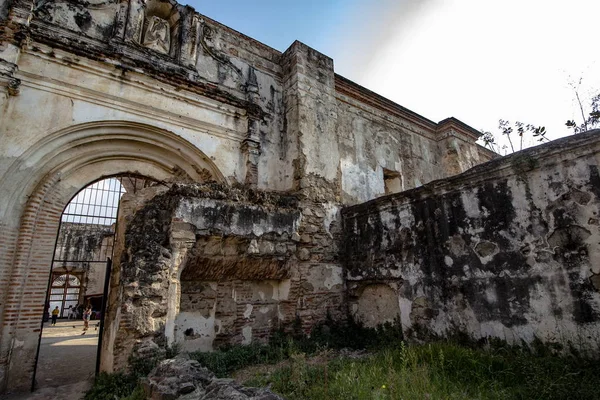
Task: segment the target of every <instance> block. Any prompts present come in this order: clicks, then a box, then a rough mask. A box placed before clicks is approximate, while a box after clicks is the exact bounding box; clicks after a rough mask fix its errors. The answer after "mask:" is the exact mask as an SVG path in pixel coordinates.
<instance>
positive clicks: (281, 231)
mask: <svg viewBox="0 0 600 400" xmlns="http://www.w3.org/2000/svg"><path fill="white" fill-rule="evenodd" d="M150 190H152V191H155V189H153V188H151V189H150ZM144 191H147V189H145V190H144ZM144 191H142V193H141V194H138V195H139V196H142V197H144ZM155 194H156V193H155V192H154V193H152V194H151V196H147V201H145V202H140V201H139V200H137V202H136V204H134V205H131V204H128V203H127V202H128V201H129V200H128V199H127V197H125V196H124V199H125V200H124V201H123V204H122V207H123V209H124V210H128V209H129V210H130V211H125V212H126V213H129V216H128V217H126V220H123V218H125V216H124V215H121V216H120V217H119V218H120V219H119V221H123V222H126V225H127V228H125V231H124V232H122V236H120V235H121V233H120V234H119V235H118V236H117V238H118V239H117V241H118V244H117V254H116V257H118V259H117V260H115V264H114V265H113V275H112V279H111V293H113V294H114V295H111V298H110V301H109V305H110V306H109V311H108V314H107V318H108V319H109V320H110V321H114V322H110V323H109V324H108V326H107V328H106V332H108V333H107V334H105V337H104V339H105V342H106V343H108V344H107V347H105V348H103V369H106V370H112V369H115V368H116V369H120V368H123V367H124V366H125V365H126V363H127V359H128V356H129V354H131V352H132V351H133V350H134V349H135V348H136V346H141V345H146V344H147V343H149V342H155V343H167V344H174V343H179V344H180V345H181V346H182V348H183V349H185V350H187V351H197V350H211V349H214V348H216V347H218V346H219V345H221V344H224V343H243V344H248V343H251V342H254V341H264V340H266V339H268V337H269V336H270V335H271V333H272V332H273V331H274V330H276V329H286V328H289V327H291V326H292V324H293V323H294V322H295V321H296V319H297V318H300V320H301V322H302V327H303V328H304V329H305V330H306V331H307V332H308V331H309V330H310V329H311V328H312V327H313V326H314V325H315V324H316V323H318V322H319V321H322V320H324V319H325V318H326V317H327V315H331V316H333V317H335V318H344V317H345V310H346V308H345V301H344V288H345V287H344V282H343V274H342V267H341V265H340V264H339V257H338V253H337V252H338V246H337V243H338V241H339V234H340V229H339V227H338V228H335V227H334V225H335V224H336V223H337V224H338V226H339V219H338V218H336V215H335V212H332V210H331V209H330V208H328V207H327V206H326V205H323V204H313V205H312V206H308V205H307V204H306V203H301V202H300V201H299V200H298V197H297V196H295V195H290V194H284V193H273V192H262V191H249V190H247V189H241V188H237V189H236V188H230V187H227V186H223V185H218V184H205V185H190V184H188V185H181V184H177V185H173V187H172V188H171V189H170V190H168V191H166V192H165V193H161V194H158V195H155ZM301 204H302V205H303V206H302V205H301ZM336 221H338V222H336ZM123 225H125V224H123ZM326 238H328V239H326ZM321 239H323V240H321ZM334 243H336V244H334ZM117 326H118V329H116V327H117Z"/></svg>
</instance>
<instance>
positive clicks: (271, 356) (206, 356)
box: [190, 318, 403, 377]
mask: <svg viewBox="0 0 600 400" xmlns="http://www.w3.org/2000/svg"><path fill="white" fill-rule="evenodd" d="M299 324H300V321H296V323H295V326H294V328H293V330H292V332H291V333H290V332H286V331H284V330H281V331H278V332H276V333H275V334H273V336H272V337H271V340H270V342H269V344H252V345H249V346H239V345H237V346H226V347H223V348H221V349H220V350H219V351H216V352H212V353H200V352H198V353H193V354H191V355H190V356H191V357H192V358H194V359H196V360H198V361H199V362H200V364H202V365H204V366H205V367H207V368H208V369H209V370H211V371H212V372H214V373H215V375H217V376H218V377H226V376H228V375H230V374H231V373H232V372H234V371H236V370H239V369H241V368H244V367H247V366H249V365H256V364H274V363H277V362H279V361H282V360H286V359H288V358H290V357H292V356H293V355H295V354H307V355H313V354H316V353H318V352H319V351H321V350H325V349H343V348H346V349H354V350H356V349H376V348H381V347H385V346H388V345H389V344H390V343H400V342H402V339H403V337H402V327H401V325H400V321H396V322H395V323H394V324H391V323H387V324H384V325H382V326H380V327H378V328H376V329H375V328H366V327H364V326H362V325H360V324H358V323H356V322H354V321H352V320H351V321H350V322H348V323H347V324H343V325H341V324H339V323H335V322H333V321H332V320H331V318H328V320H327V321H326V322H325V323H324V324H321V325H319V326H317V327H316V328H315V329H314V330H313V331H312V332H311V335H310V337H308V336H306V335H305V334H303V332H302V331H301V330H300V327H299Z"/></svg>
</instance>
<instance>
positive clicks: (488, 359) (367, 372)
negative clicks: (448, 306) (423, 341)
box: [247, 342, 600, 400]
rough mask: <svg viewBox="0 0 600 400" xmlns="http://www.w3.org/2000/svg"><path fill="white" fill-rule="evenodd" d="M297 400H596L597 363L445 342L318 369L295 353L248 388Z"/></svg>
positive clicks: (391, 349) (334, 362)
mask: <svg viewBox="0 0 600 400" xmlns="http://www.w3.org/2000/svg"><path fill="white" fill-rule="evenodd" d="M247 383H249V384H252V385H260V386H264V385H267V384H270V385H271V389H272V390H273V391H275V392H278V393H280V394H281V395H283V396H284V397H286V398H287V399H289V400H294V399H313V400H319V399H327V400H331V399H597V398H600V392H599V390H598V387H600V386H599V384H600V363H598V361H594V360H584V359H581V358H576V357H572V356H571V357H558V356H556V355H552V354H551V353H550V352H543V353H535V352H533V351H530V350H523V349H517V348H510V347H497V348H494V349H487V350H484V349H481V348H479V349H478V348H471V347H465V346H458V345H455V344H452V343H449V342H438V343H435V344H427V345H415V346H406V345H405V344H404V343H401V344H400V345H399V346H390V347H388V348H385V349H380V350H378V351H376V352H375V353H373V354H372V355H371V356H369V357H366V358H363V359H359V360H356V359H335V360H332V361H330V362H328V363H325V364H322V365H314V364H311V363H309V362H308V361H307V358H306V356H305V355H304V354H301V353H299V354H296V355H293V356H292V358H291V362H290V363H289V365H286V366H283V367H282V368H279V369H277V370H276V371H274V372H272V373H270V374H264V375H262V376H256V377H255V378H253V379H251V380H250V381H249V382H247Z"/></svg>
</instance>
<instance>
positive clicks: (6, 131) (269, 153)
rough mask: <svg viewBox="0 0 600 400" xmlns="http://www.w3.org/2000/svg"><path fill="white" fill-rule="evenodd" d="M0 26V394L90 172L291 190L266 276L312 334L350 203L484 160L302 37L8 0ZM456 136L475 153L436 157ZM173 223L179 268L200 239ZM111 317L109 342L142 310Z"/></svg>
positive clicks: (83, 5) (141, 6)
mask: <svg viewBox="0 0 600 400" xmlns="http://www.w3.org/2000/svg"><path fill="white" fill-rule="evenodd" d="M4 10H6V11H5V12H4ZM3 15H6V19H4V20H2V18H3ZM0 20H1V21H0V231H2V232H3V233H4V235H3V237H2V238H0V391H3V390H5V388H7V387H10V388H13V389H27V388H29V386H30V381H31V375H32V370H33V364H34V360H35V356H34V355H35V352H36V346H37V337H38V335H39V318H40V316H41V315H42V312H43V307H44V299H45V294H46V293H45V291H46V282H47V272H48V268H49V266H50V264H51V259H52V254H53V251H54V250H53V243H54V241H55V239H56V234H57V231H58V222H59V220H60V212H61V210H62V209H63V208H64V206H65V205H66V203H67V202H68V199H69V198H70V196H72V195H73V194H74V193H76V192H77V191H79V190H80V189H81V188H82V187H84V186H85V185H87V184H89V183H90V182H92V181H95V180H97V179H99V178H101V177H105V176H114V175H117V174H122V173H134V174H138V175H142V176H147V177H150V178H152V179H154V180H159V181H160V180H168V181H172V182H208V181H213V180H214V181H218V182H220V183H223V184H227V185H245V186H246V187H251V188H258V189H260V190H263V191H294V194H295V195H297V196H298V206H297V209H298V210H301V211H300V212H301V214H302V220H301V223H299V225H298V226H297V229H296V230H297V235H296V236H294V238H293V239H290V238H287V239H285V240H283V241H285V242H286V254H287V256H286V257H289V259H290V260H295V261H294V267H293V268H292V267H290V270H289V271H290V273H289V276H287V277H286V278H282V277H277V278H272V277H271V278H269V277H266V276H263V277H259V278H257V279H259V281H261V282H262V280H268V281H273V280H274V281H278V282H279V283H278V285H283V286H282V287H285V285H287V283H285V280H286V279H289V281H290V283H289V285H290V291H289V299H288V300H286V302H282V301H279V300H277V301H279V303H278V304H279V307H283V306H282V305H281V304H284V305H285V307H287V308H286V311H284V312H282V314H283V315H284V316H285V318H284V319H285V320H287V319H288V316H289V315H292V314H295V315H298V316H299V317H301V319H302V323H303V324H304V326H305V328H306V329H309V328H310V326H312V325H313V324H314V323H315V322H316V321H318V320H319V319H320V318H322V317H323V316H324V315H325V313H326V311H327V310H328V309H333V310H334V313H336V312H339V309H340V307H341V306H340V305H341V304H342V303H343V301H342V299H343V279H342V268H341V266H340V261H339V243H340V241H339V238H338V236H339V235H340V218H339V210H340V208H341V206H342V204H351V203H355V202H359V201H363V200H368V199H371V198H374V197H376V196H378V195H379V194H382V193H383V192H382V190H381V189H382V180H383V176H381V174H380V173H382V171H383V170H382V168H385V169H386V170H389V171H392V172H394V171H395V172H397V173H398V177H397V178H394V179H397V182H394V186H393V187H394V189H393V190H400V189H402V188H405V189H406V188H410V187H413V186H416V185H418V184H422V183H426V182H427V181H429V180H431V179H435V178H439V177H444V176H447V175H448V174H450V173H455V172H461V171H462V170H464V169H465V168H468V167H469V166H471V165H473V164H474V163H477V162H479V161H481V160H482V159H485V157H487V156H489V155H486V154H485V152H483V153H482V152H481V149H480V148H477V147H476V146H475V147H473V146H474V144H473V143H474V137H475V136H476V132H474V131H473V129H472V128H469V127H468V126H466V125H464V124H462V125H461V124H460V123H458V122H457V121H455V120H452V121H450V124H442V123H438V124H436V123H434V122H432V121H429V120H427V119H425V118H423V117H421V116H419V115H417V114H415V113H412V112H410V111H409V110H406V109H404V108H402V107H401V106H399V105H397V104H393V103H392V102H390V101H389V100H386V99H383V98H382V97H381V96H378V95H376V94H375V93H372V92H368V91H367V90H366V89H364V88H360V87H359V86H358V85H356V84H350V83H348V82H345V83H344V79H343V78H341V77H339V76H336V75H335V74H334V68H333V60H331V58H329V57H327V56H325V55H323V54H321V53H319V52H317V51H316V50H314V49H311V48H309V47H308V46H306V45H304V44H302V43H299V42H295V43H294V44H292V46H290V48H289V49H288V50H287V51H286V52H285V53H280V52H279V51H277V50H274V49H272V48H270V47H268V46H266V45H264V44H262V43H259V42H257V41H255V40H253V39H252V38H249V37H246V36H244V35H243V34H240V33H238V32H236V31H234V30H232V29H230V28H228V27H225V26H223V25H221V24H219V23H218V22H215V21H213V20H211V19H210V18H207V17H205V16H203V15H201V14H198V13H196V12H195V10H194V9H193V8H191V7H189V6H182V5H180V4H177V3H176V2H174V1H171V0H168V1H159V0H146V1H142V0H126V1H119V2H117V1H115V0H91V1H80V0H68V1H67V0H59V1H44V0H12V1H7V0H4V1H2V0H0ZM450 127H452V129H450ZM452 130H453V131H454V132H455V134H456V135H455V137H457V138H459V139H460V140H461V142H460V143H459V144H461V145H464V144H467V146H466V147H464V146H463V147H461V146H455V145H454V144H452V145H451V144H447V145H446V147H444V148H443V149H444V150H440V149H441V148H440V147H439V144H440V143H442V140H445V138H446V136H445V133H444V132H446V131H452ZM371 135H373V137H374V139H373V138H372V137H371ZM405 136H406V137H405ZM396 141H398V143H396ZM432 141H435V142H436V143H438V146H437V148H436V146H435V145H433V144H432V143H433V142H432ZM471 142H472V143H471ZM457 143H458V142H457ZM352 146H354V147H355V148H354V149H352ZM386 147H388V148H389V149H388V150H386ZM465 149H466V150H465ZM474 149H475V150H474ZM463 153H464V154H463ZM398 154H399V155H398ZM482 154H483V156H482ZM440 155H441V157H442V159H441V160H440V159H437V157H440ZM476 156H477V157H476ZM371 157H374V158H375V159H376V162H375V161H373V160H372V159H371ZM436 171H437V172H436ZM411 174H412V175H411ZM375 175H377V176H375ZM400 177H402V179H403V180H404V183H402V180H401V179H400ZM363 184H364V187H362V186H361V185H363ZM402 184H404V186H402ZM248 203H249V204H250V203H252V201H248ZM157 218H158V217H157ZM159 219H160V218H159ZM175 232H179V234H180V235H181V237H179V238H172V239H173V243H177V246H181V249H178V248H177V249H178V250H176V251H175V250H173V251H174V252H175V253H174V254H175V256H174V258H173V260H175V259H177V257H180V258H181V259H179V261H177V262H178V263H181V262H183V261H182V260H183V259H184V254H187V253H186V252H185V251H183V249H187V248H188V247H187V246H192V244H193V243H196V239H195V235H196V233H193V232H192V233H191V234H190V232H187V231H185V229H183V230H177V229H176V230H175ZM249 235H250V234H249ZM251 235H256V233H252V234H251ZM242 236H243V235H242ZM259 236H260V235H259ZM246 239H247V238H246ZM269 240H271V239H269ZM273 240H274V239H273ZM289 240H291V241H292V242H293V243H288V242H289ZM192 242H193V243H192ZM275 242H277V240H276V241H275ZM275 242H273V243H275ZM190 243H192V244H190ZM260 243H262V242H260ZM260 243H258V245H259V249H260ZM277 244H281V243H279V242H277ZM277 244H274V246H275V253H277V251H278V250H277ZM288 244H289V246H288ZM294 245H295V246H296V247H295V248H294V247H293V246H294ZM263 246H264V248H265V249H270V248H271V246H270V245H267V244H265V245H263ZM192 247H193V246H192ZM261 251H262V250H261ZM273 257H275V256H271V258H273ZM173 260H171V261H164V260H163V261H164V263H169V262H170V263H173V262H174V261H173ZM163 261H160V262H158V261H157V263H158V264H160V263H162V262H163ZM161 265H162V264H161ZM165 265H167V264H165ZM169 265H170V264H169ZM178 265H179V264H178ZM157 268H158V267H157ZM165 268H166V267H165ZM169 268H170V267H169ZM116 276H119V275H118V274H117V275H116ZM165 276H166V275H165ZM163 278H165V277H163ZM163 278H160V279H163ZM165 279H166V278H165ZM205 279H206V282H220V281H219V280H216V281H215V280H214V279H212V278H209V277H205ZM236 279H238V278H235V279H234V278H231V281H232V282H235V281H236ZM112 281H113V283H114V285H113V287H112V290H114V293H113V292H112V291H111V298H113V295H114V296H116V297H115V299H120V298H121V297H120V296H123V293H124V292H125V290H124V289H123V288H122V287H120V286H119V285H118V280H117V281H114V279H113V280H112ZM115 282H116V283H115ZM203 282H204V281H203ZM244 282H246V283H244V285H245V286H244V287H245V288H248V287H250V286H252V285H255V283H252V284H251V283H248V282H257V281H256V280H254V278H250V277H245V278H244ZM140 283H143V280H142V281H141V282H140ZM132 285H133V283H132ZM217 285H219V283H217ZM248 285H250V286H248ZM261 285H262V283H261ZM173 287H176V286H173ZM223 287H225V286H223ZM253 287H255V288H256V286H253ZM194 290H195V289H194ZM244 290H246V289H244ZM248 290H249V289H248ZM282 290H283V289H282ZM25 293H30V294H29V295H27V296H26V295H25ZM132 293H134V294H135V293H137V292H135V291H133V292H132ZM129 294H131V293H129ZM177 296H178V294H177V292H173V293H171V295H169V296H168V298H169V301H170V303H169V304H168V307H171V308H168V307H167V305H165V307H167V308H168V309H169V310H173V309H174V308H173V307H174V306H173V304H172V303H173V301H174V300H173V299H175V298H178V297H177ZM136 301H138V302H140V303H144V304H145V302H152V301H154V300H148V299H145V300H139V299H137V298H136ZM265 301H266V300H265ZM273 301H274V300H273ZM159 303H160V302H159ZM119 304H120V303H119ZM161 304H162V303H161ZM269 304H271V303H269ZM136 307H138V305H136ZM161 307H162V306H161ZM244 307H245V306H244ZM258 308H259V309H260V307H258ZM23 310H27V312H23ZM115 310H117V311H115V312H114V314H113V315H112V317H111V318H114V320H113V321H109V324H108V325H107V332H109V333H110V335H112V336H111V337H110V338H109V339H110V340H107V341H106V343H109V346H112V345H113V344H114V343H117V342H115V340H116V331H117V330H119V328H120V327H121V328H122V329H123V331H124V332H127V329H129V328H127V326H128V324H130V321H129V320H127V318H130V317H131V318H133V317H132V316H131V314H127V315H124V319H120V316H119V315H120V314H119V313H120V310H121V308H119V307H117V308H116V309H115ZM290 310H293V311H290ZM236 313H237V311H236ZM290 313H292V314H290ZM159 314H160V312H159ZM215 315H216V314H215ZM236 315H239V313H237V314H236ZM242 315H243V313H242ZM269 315H270V314H269ZM146 317H147V316H144V317H143V318H146ZM175 317H176V316H175V315H169V317H168V318H167V317H163V316H160V317H157V319H156V320H157V321H159V322H156V324H157V325H156V326H154V325H152V324H151V326H150V328H151V329H150V328H148V329H150V330H149V332H150V331H152V332H155V331H156V329H157V328H156V327H157V326H160V324H161V323H162V322H161V321H163V320H161V319H160V318H164V321H168V324H167V325H168V326H167V328H168V330H169V332H171V333H170V334H169V335H171V336H169V337H174V335H175V333H174V332H175V325H174V324H175V322H174V321H175ZM152 318H154V317H152ZM236 318H238V317H236ZM278 318H279V317H278ZM165 323H166V322H165ZM237 326H238V325H236V328H235V329H234V331H235V333H234V334H233V336H232V338H234V340H241V339H240V338H242V337H243V335H242V336H240V333H239V332H238V331H237V329H238V328H237ZM239 326H242V325H239ZM144 329H146V328H144ZM253 329H255V327H253ZM256 329H258V328H256ZM144 332H146V331H144ZM255 332H256V331H255ZM144 334H145V333H144ZM110 335H109V336H110ZM261 335H262V334H261ZM261 335H259V336H261ZM130 344H131V343H130V342H127V341H123V342H122V343H121V344H120V345H122V346H123V347H122V348H119V347H118V345H115V346H113V347H112V348H115V349H119V350H118V351H117V352H119V351H120V349H123V350H124V351H125V353H126V352H127V351H128V350H129V347H127V346H129V345H130ZM106 354H107V359H109V360H110V359H111V357H113V356H112V355H111V354H109V353H108V350H107V353H106ZM107 365H112V364H111V362H108V364H107Z"/></svg>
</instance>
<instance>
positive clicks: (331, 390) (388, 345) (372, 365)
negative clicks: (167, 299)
mask: <svg viewBox="0 0 600 400" xmlns="http://www.w3.org/2000/svg"><path fill="white" fill-rule="evenodd" d="M341 349H351V350H365V349H366V350H367V351H366V352H365V351H362V352H360V351H359V352H357V351H344V352H340V351H338V350H341ZM562 350H563V349H562V348H560V347H556V346H551V345H544V344H542V343H541V342H539V341H537V342H535V343H534V345H533V346H531V347H529V348H528V347H514V346H508V345H506V344H505V343H503V342H500V341H481V342H478V343H474V342H472V341H471V340H469V339H468V338H466V337H464V336H460V335H459V336H456V337H455V338H453V339H448V340H438V341H436V342H435V343H431V344H423V345H407V344H406V343H405V342H404V341H403V338H402V331H401V329H400V324H399V321H397V322H396V323H395V324H387V325H385V326H382V327H380V328H379V329H369V328H365V327H363V326H361V325H360V324H357V323H355V322H352V321H350V322H349V323H348V324H344V325H340V324H336V323H334V322H333V321H331V320H328V321H326V322H325V323H324V324H322V325H320V326H318V327H317V328H316V329H315V330H313V332H311V335H310V338H309V337H307V336H306V335H304V334H303V332H302V330H301V329H300V323H299V321H297V324H296V325H295V326H294V327H292V328H291V329H288V330H286V331H285V332H284V331H283V330H282V331H280V332H276V333H275V334H274V335H273V337H272V339H271V341H270V342H269V344H265V345H260V344H252V345H249V346H240V345H236V346H228V347H225V348H222V349H220V350H219V351H215V352H212V353H193V354H191V355H190V356H191V357H192V358H194V359H196V360H198V361H199V362H200V363H201V364H203V365H204V366H206V367H207V368H209V369H210V370H212V371H213V372H214V373H215V374H216V375H217V376H219V377H225V376H231V375H232V373H234V372H236V371H237V372H238V373H240V370H242V371H241V372H244V371H247V372H250V373H246V374H245V378H246V379H245V380H246V382H244V383H245V384H247V385H255V386H261V387H264V386H270V388H271V390H273V391H274V392H277V393H279V394H281V395H282V396H284V397H285V398H287V399H289V400H295V399H298V400H299V399H314V400H319V399H327V400H334V399H344V400H350V399H600V390H598V387H600V362H599V361H598V360H592V359H586V358H583V357H581V356H580V355H578V354H576V353H574V352H571V354H572V355H569V356H564V355H563V356H560V355H558V354H559V353H560V352H561V351H562ZM174 353H175V352H174V351H171V352H170V354H168V356H174ZM161 354H164V353H161ZM345 355H349V356H350V357H346V356H345ZM161 357H162V358H164V356H157V357H156V358H152V357H151V359H150V360H148V359H146V360H136V359H132V360H131V366H132V367H131V373H130V374H127V375H125V374H114V375H101V376H100V377H99V378H98V379H97V381H96V384H95V385H94V387H93V388H92V390H91V391H90V392H88V394H87V395H86V400H105V399H111V400H112V399H128V400H140V399H143V398H144V396H143V393H142V391H141V389H140V387H139V386H138V385H137V383H138V380H139V378H140V377H142V376H146V375H147V374H148V373H149V372H150V370H151V369H152V368H153V367H154V366H155V365H156V363H158V362H159V361H160V359H161ZM257 365H262V366H261V367H256V366H257ZM265 365H266V366H265Z"/></svg>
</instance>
